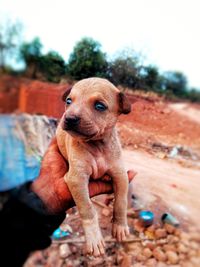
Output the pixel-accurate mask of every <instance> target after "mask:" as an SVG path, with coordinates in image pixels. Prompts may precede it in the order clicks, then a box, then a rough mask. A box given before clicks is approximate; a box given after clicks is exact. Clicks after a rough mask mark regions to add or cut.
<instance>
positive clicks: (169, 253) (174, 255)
mask: <svg viewBox="0 0 200 267" xmlns="http://www.w3.org/2000/svg"><path fill="white" fill-rule="evenodd" d="M166 256H167V259H168V261H169V262H170V263H171V264H177V263H178V261H179V258H178V255H177V253H176V252H174V251H167V252H166Z"/></svg>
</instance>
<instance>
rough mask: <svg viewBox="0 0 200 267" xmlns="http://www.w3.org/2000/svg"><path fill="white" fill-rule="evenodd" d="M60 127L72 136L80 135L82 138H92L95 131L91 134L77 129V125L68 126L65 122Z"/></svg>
mask: <svg viewBox="0 0 200 267" xmlns="http://www.w3.org/2000/svg"><path fill="white" fill-rule="evenodd" d="M62 129H63V130H64V131H66V132H68V133H69V134H70V135H72V136H75V137H82V138H84V139H91V138H93V137H94V136H95V135H96V133H93V134H88V133H84V132H83V131H80V130H79V129H78V127H76V126H73V127H72V126H70V127H69V126H68V125H67V124H66V123H65V122H64V123H63V125H62Z"/></svg>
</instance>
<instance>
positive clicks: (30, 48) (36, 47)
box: [20, 37, 42, 78]
mask: <svg viewBox="0 0 200 267" xmlns="http://www.w3.org/2000/svg"><path fill="white" fill-rule="evenodd" d="M41 50H42V44H41V41H40V39H39V38H38V37H36V38H34V39H33V40H32V41H31V42H29V43H23V44H22V45H21V48H20V57H21V59H22V60H23V61H24V62H25V64H26V72H27V75H28V76H29V77H30V78H36V77H37V72H38V71H39V69H40V64H41V56H42V52H41Z"/></svg>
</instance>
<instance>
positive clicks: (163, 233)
mask: <svg viewBox="0 0 200 267" xmlns="http://www.w3.org/2000/svg"><path fill="white" fill-rule="evenodd" d="M155 237H156V239H160V238H165V237H167V231H166V230H165V229H162V228H159V229H157V230H155Z"/></svg>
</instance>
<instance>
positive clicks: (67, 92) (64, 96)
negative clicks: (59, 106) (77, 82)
mask: <svg viewBox="0 0 200 267" xmlns="http://www.w3.org/2000/svg"><path fill="white" fill-rule="evenodd" d="M71 90H72V87H70V88H68V89H67V91H66V92H64V94H63V95H62V101H64V102H65V101H66V98H67V96H68V95H69V94H70V92H71Z"/></svg>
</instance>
